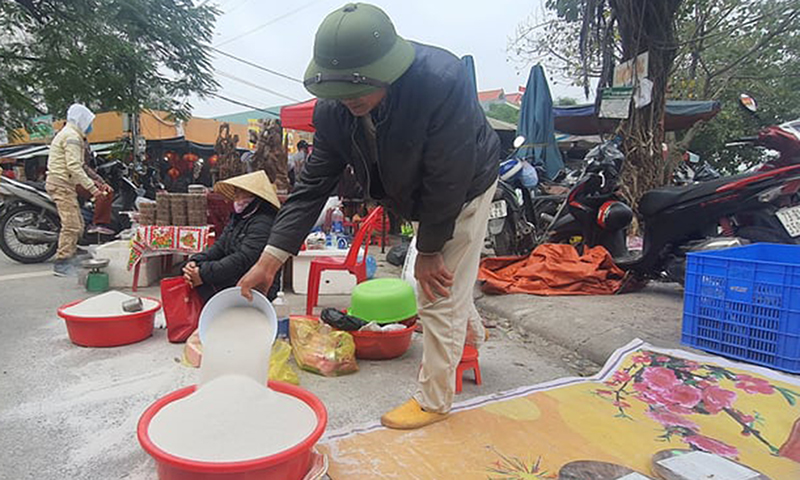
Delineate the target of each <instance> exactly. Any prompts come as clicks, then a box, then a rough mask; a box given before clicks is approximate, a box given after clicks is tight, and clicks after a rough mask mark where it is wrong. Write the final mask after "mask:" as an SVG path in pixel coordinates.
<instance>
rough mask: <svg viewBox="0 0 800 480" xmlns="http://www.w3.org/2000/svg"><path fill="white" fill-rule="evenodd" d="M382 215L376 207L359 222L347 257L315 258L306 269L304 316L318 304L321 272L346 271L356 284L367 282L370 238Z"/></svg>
mask: <svg viewBox="0 0 800 480" xmlns="http://www.w3.org/2000/svg"><path fill="white" fill-rule="evenodd" d="M381 215H383V208H381V207H377V208H375V209H374V210H373V211H372V212H370V214H369V215H367V218H365V219H364V220H363V221H362V222H361V227H360V228H359V229H358V232H357V233H356V235H355V237H353V244H352V245H351V246H350V250H349V251H348V252H347V256H346V257H344V258H342V257H317V258H315V259H314V260H312V261H311V266H310V267H309V269H308V297H307V298H306V315H313V314H314V307H316V306H317V303H318V302H319V286H320V282H321V278H322V272H324V271H325V270H346V271H348V272H350V273H352V274H353V275H355V276H356V283H361V282H363V281H366V280H367V252H368V250H369V243H370V237H371V236H372V231H373V230H374V229H375V226H376V225H377V224H378V222H379V221H380V219H381ZM362 246H363V247H364V256H363V257H361V261H360V262H359V261H358V253H359V251H360V250H361V247H362Z"/></svg>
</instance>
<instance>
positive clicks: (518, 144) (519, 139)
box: [514, 135, 525, 148]
mask: <svg viewBox="0 0 800 480" xmlns="http://www.w3.org/2000/svg"><path fill="white" fill-rule="evenodd" d="M524 143H525V137H523V136H522V135H520V136H518V137H517V138H515V139H514V148H519V147H521V146H522V145H523V144H524Z"/></svg>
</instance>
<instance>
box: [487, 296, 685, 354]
mask: <svg viewBox="0 0 800 480" xmlns="http://www.w3.org/2000/svg"><path fill="white" fill-rule="evenodd" d="M476 297H477V298H476V299H475V304H476V306H477V307H478V309H479V310H482V311H484V312H486V313H488V314H490V315H494V316H497V317H500V318H502V319H504V320H506V321H508V322H510V324H511V326H512V328H514V329H515V330H516V331H518V332H519V333H520V334H522V335H528V336H530V335H535V336H538V337H541V338H544V339H545V340H548V341H550V342H553V343H555V344H557V345H560V346H562V347H564V348H566V349H568V350H571V351H574V352H576V353H577V354H579V355H581V356H583V357H585V358H587V359H589V360H591V361H593V362H595V363H598V364H600V365H602V364H604V363H605V361H606V360H607V359H608V357H609V356H610V355H611V354H612V353H613V352H614V351H615V350H616V349H617V348H619V347H621V346H623V345H625V344H627V343H628V342H630V341H631V340H633V339H634V338H641V339H642V340H645V341H648V342H650V343H652V344H654V345H657V346H662V347H670V348H674V347H678V346H680V329H681V317H682V311H683V292H682V290H681V289H680V288H679V287H678V286H677V285H673V284H653V285H651V286H648V287H647V288H645V289H644V290H642V291H641V292H637V293H630V294H626V295H614V296H579V297H575V296H571V297H561V296H559V297H539V296H533V295H500V296H489V295H482V294H479V295H477V296H476Z"/></svg>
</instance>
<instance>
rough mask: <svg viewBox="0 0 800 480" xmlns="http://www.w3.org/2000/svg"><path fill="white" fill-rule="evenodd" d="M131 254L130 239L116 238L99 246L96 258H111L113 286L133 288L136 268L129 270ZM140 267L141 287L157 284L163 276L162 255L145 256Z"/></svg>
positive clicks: (110, 266) (109, 269) (108, 271)
mask: <svg viewBox="0 0 800 480" xmlns="http://www.w3.org/2000/svg"><path fill="white" fill-rule="evenodd" d="M130 255H131V249H130V241H128V240H116V241H113V242H109V243H105V244H103V245H100V246H99V247H97V250H96V252H95V255H94V256H95V258H107V259H109V263H108V267H106V268H105V272H106V273H108V283H109V286H110V287H112V288H131V286H132V285H133V272H134V269H133V268H131V269H130V270H128V258H129V257H130ZM141 262H142V264H141V267H139V287H149V286H151V285H155V284H156V283H158V281H159V280H160V278H161V257H151V258H143V259H142V260H141Z"/></svg>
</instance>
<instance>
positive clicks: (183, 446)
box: [149, 359, 317, 462]
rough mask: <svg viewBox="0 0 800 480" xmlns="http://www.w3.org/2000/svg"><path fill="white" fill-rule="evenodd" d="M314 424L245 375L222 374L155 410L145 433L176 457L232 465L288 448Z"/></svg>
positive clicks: (296, 404)
mask: <svg viewBox="0 0 800 480" xmlns="http://www.w3.org/2000/svg"><path fill="white" fill-rule="evenodd" d="M204 360H205V359H204ZM316 425H317V417H316V415H315V414H314V411H313V410H311V408H310V407H309V406H308V405H306V404H305V403H304V402H302V401H300V400H298V399H296V398H294V397H292V396H289V395H284V394H282V393H278V392H274V391H272V390H270V389H268V388H266V387H264V386H262V385H259V384H258V383H256V382H255V381H253V380H252V379H250V378H248V377H245V376H242V375H224V376H222V377H219V378H217V379H214V380H212V381H211V382H209V383H207V384H205V385H203V386H202V387H200V389H199V390H197V392H195V393H194V394H192V395H189V396H187V397H185V398H182V399H180V400H178V401H175V402H172V403H170V404H169V405H167V406H165V407H164V408H163V409H161V410H160V411H159V412H158V414H157V415H156V416H155V417H154V418H153V420H152V422H151V423H150V429H149V434H150V438H151V439H152V441H153V443H155V444H156V445H157V446H158V447H159V448H161V449H162V450H164V451H166V452H169V453H171V454H172V455H175V456H177V457H181V458H186V459H190V460H196V461H205V462H236V461H244V460H253V459H256V458H262V457H266V456H269V455H274V454H276V453H279V452H282V451H284V450H286V449H288V448H291V447H293V446H295V445H297V444H298V443H300V442H301V441H303V440H304V439H305V438H306V437H308V436H309V435H310V434H311V432H313V431H314V428H315V427H316Z"/></svg>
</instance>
